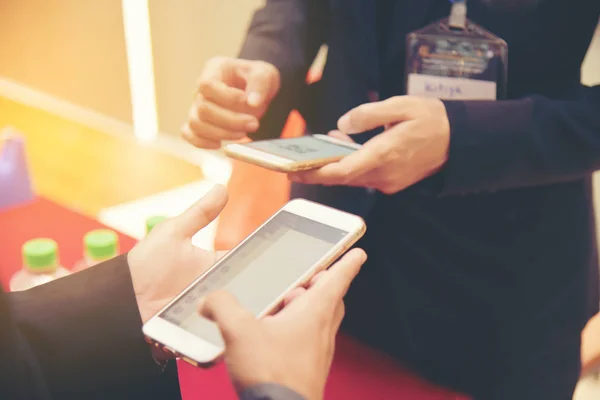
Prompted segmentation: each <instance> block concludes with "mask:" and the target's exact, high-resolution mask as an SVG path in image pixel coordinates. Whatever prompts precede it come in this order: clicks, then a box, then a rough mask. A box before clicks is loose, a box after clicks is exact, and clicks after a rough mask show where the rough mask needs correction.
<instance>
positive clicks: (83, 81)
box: [0, 0, 202, 123]
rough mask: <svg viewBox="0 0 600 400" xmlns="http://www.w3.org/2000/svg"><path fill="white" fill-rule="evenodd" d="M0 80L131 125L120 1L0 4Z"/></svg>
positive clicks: (10, 0)
mask: <svg viewBox="0 0 600 400" xmlns="http://www.w3.org/2000/svg"><path fill="white" fill-rule="evenodd" d="M200 1H202V0H200ZM0 77H2V78H7V79H10V80H14V81H17V82H19V83H21V84H23V85H26V86H30V87H32V88H34V89H36V90H40V91H43V92H47V93H49V94H51V95H52V96H55V97H59V98H62V99H64V100H67V101H69V102H71V103H75V104H77V105H80V106H83V107H86V108H90V109H92V110H94V111H97V112H100V113H102V114H106V115H109V116H111V117H114V118H117V119H119V120H121V121H125V122H128V123H131V106H130V98H129V78H128V75H127V61H126V53H125V40H124V36H123V17H122V13H121V1H120V0H0Z"/></svg>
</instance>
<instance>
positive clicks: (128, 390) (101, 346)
mask: <svg viewBox="0 0 600 400" xmlns="http://www.w3.org/2000/svg"><path fill="white" fill-rule="evenodd" d="M0 397H1V398H3V399H10V400H21V399H23V400H41V399H44V400H46V399H60V400H62V399H73V400H87V399H132V400H134V399H135V400H137V399H144V400H149V399H157V400H159V399H160V400H164V399H179V398H181V395H180V392H179V381H178V377H177V368H176V364H175V363H174V362H169V364H168V366H167V368H166V369H165V371H164V372H163V371H162V368H161V367H160V366H158V365H157V364H156V363H155V361H154V360H153V358H152V356H151V353H150V349H149V347H148V345H147V343H146V342H145V341H144V338H143V335H142V321H141V318H140V315H139V311H138V307H137V303H136V299H135V295H134V292H133V286H132V283H131V276H130V274H129V267H128V265H127V259H126V257H125V256H121V257H118V258H115V259H113V260H111V261H108V262H105V263H103V264H100V265H97V266H95V267H92V268H89V269H87V270H85V271H82V272H78V273H77V274H74V275H70V276H67V277H64V278H61V279H59V280H57V281H54V282H50V283H47V284H45V285H42V286H38V287H36V288H33V289H30V290H27V291H23V292H12V293H8V294H7V293H4V291H2V290H0ZM240 398H241V399H244V400H258V399H261V400H262V399H264V400H283V399H285V400H301V397H300V396H298V395H297V394H295V393H294V392H291V391H290V390H288V389H286V388H283V387H279V386H277V385H262V386H257V387H254V388H250V389H249V390H247V391H246V392H244V393H241V394H240Z"/></svg>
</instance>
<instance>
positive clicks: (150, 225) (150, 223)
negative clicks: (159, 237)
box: [146, 215, 167, 235]
mask: <svg viewBox="0 0 600 400" xmlns="http://www.w3.org/2000/svg"><path fill="white" fill-rule="evenodd" d="M165 219H167V217H165V216H162V215H155V216H154V217H150V218H148V219H147V220H146V235H147V234H149V233H150V231H151V230H152V229H154V227H155V226H156V225H158V224H160V223H161V222H163V221H164V220H165Z"/></svg>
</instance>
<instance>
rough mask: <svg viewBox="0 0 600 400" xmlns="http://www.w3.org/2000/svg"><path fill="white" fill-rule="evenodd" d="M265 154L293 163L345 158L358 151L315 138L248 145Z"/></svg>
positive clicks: (267, 141) (305, 137) (269, 141)
mask: <svg viewBox="0 0 600 400" xmlns="http://www.w3.org/2000/svg"><path fill="white" fill-rule="evenodd" d="M246 146H248V147H252V148H255V149H258V150H261V151H264V152H265V153H269V154H273V155H275V156H279V157H283V158H287V159H289V160H292V161H310V160H319V159H322V158H332V157H344V156H347V155H348V154H350V153H352V152H354V151H356V149H355V148H352V147H350V146H344V145H341V144H335V143H331V142H328V141H326V140H321V139H317V138H315V137H313V136H302V137H299V138H293V139H275V140H261V141H257V142H251V143H247V144H246Z"/></svg>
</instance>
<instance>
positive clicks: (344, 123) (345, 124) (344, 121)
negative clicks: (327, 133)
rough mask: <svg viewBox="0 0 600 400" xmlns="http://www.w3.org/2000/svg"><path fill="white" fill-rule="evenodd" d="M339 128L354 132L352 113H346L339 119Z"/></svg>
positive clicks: (344, 131)
mask: <svg viewBox="0 0 600 400" xmlns="http://www.w3.org/2000/svg"><path fill="white" fill-rule="evenodd" d="M338 128H339V130H340V131H342V132H343V133H352V121H351V120H350V115H348V114H346V115H344V116H342V118H340V119H339V120H338Z"/></svg>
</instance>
